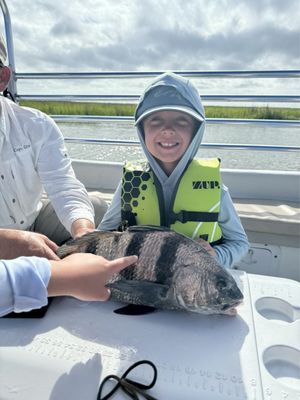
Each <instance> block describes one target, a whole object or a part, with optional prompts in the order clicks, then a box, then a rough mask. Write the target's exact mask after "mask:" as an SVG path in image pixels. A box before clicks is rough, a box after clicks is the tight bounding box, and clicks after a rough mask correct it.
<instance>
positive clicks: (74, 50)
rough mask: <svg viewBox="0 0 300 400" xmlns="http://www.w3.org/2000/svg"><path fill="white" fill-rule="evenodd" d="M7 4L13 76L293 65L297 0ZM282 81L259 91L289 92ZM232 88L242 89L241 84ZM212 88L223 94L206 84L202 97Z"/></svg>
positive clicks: (297, 52)
mask: <svg viewBox="0 0 300 400" xmlns="http://www.w3.org/2000/svg"><path fill="white" fill-rule="evenodd" d="M7 4H8V6H9V11H10V15H11V23H12V29H13V39H14V49H15V63H16V70H17V72H50V71H52V72H53V71H62V72H64V71H72V72H79V71H91V72H97V71H125V70H127V71H151V70H155V71H165V70H177V71H180V70H258V69H263V70H268V69H299V66H300V34H299V21H300V1H299V0H285V1H284V2H283V1H282V0H239V1H237V0H115V1H112V0H84V1H82V0H35V1H32V0H22V1H20V0H7ZM62 5H63V7H62ZM223 82H224V81H223ZM286 82H287V81H285V83H284V84H283V83H280V82H278V81H277V82H272V83H271V84H270V81H268V82H266V83H264V84H262V86H263V88H264V89H266V88H267V89H268V88H269V87H271V86H276V85H277V86H278V87H279V88H280V87H281V88H283V87H288V86H290V89H291V90H293V89H294V88H295V84H294V83H291V84H288V85H287V84H286ZM28 85H29V83H27V88H28V87H29V86H28ZM235 85H236V86H237V87H238V86H239V85H240V86H241V87H243V82H238V84H235ZM41 86H43V85H42V84H41ZM75 86H76V85H73V88H70V90H74V87H75ZM96 86H97V85H96ZM215 86H218V87H219V89H221V91H222V90H223V88H222V87H220V83H209V84H207V87H206V90H207V92H209V91H214V87H215ZM221 86H222V85H221ZM32 87H33V86H32ZM35 88H36V90H38V89H39V85H38V84H37V85H36V87H35ZM31 90H32V89H31Z"/></svg>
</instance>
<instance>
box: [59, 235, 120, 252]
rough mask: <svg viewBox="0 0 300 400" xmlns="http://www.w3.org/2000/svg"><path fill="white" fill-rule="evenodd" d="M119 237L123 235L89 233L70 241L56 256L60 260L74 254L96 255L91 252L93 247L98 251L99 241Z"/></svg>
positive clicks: (60, 248) (61, 247)
mask: <svg viewBox="0 0 300 400" xmlns="http://www.w3.org/2000/svg"><path fill="white" fill-rule="evenodd" d="M117 235H121V233H120V232H110V231H93V232H89V233H86V234H85V235H83V236H80V237H79V238H77V239H71V240H69V241H68V242H67V243H65V244H64V245H63V246H60V247H59V248H58V249H57V250H56V254H57V255H58V257H59V258H64V257H66V256H68V255H70V254H73V253H95V252H94V251H91V250H92V249H93V247H95V250H96V245H97V243H98V242H99V240H102V239H104V238H107V237H111V236H114V237H115V236H117ZM93 245H94V246H93ZM89 248H90V249H89ZM87 249H89V250H88V251H87Z"/></svg>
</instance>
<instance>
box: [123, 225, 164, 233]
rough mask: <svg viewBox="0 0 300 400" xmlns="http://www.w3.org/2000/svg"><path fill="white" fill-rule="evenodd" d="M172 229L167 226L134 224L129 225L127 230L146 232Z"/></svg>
mask: <svg viewBox="0 0 300 400" xmlns="http://www.w3.org/2000/svg"><path fill="white" fill-rule="evenodd" d="M170 230H171V229H169V228H167V227H166V226H158V225H132V226H129V228H128V229H127V231H130V232H145V231H152V232H153V231H160V232H165V231H170Z"/></svg>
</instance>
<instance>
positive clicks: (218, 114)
mask: <svg viewBox="0 0 300 400" xmlns="http://www.w3.org/2000/svg"><path fill="white" fill-rule="evenodd" d="M20 104H21V105H22V106H26V107H32V108H37V109H39V110H41V111H43V112H45V113H46V114H48V115H107V116H132V115H133V114H134V110H135V107H136V106H135V104H118V103H83V102H60V101H29V100H22V101H21V102H20ZM205 114H206V117H207V118H240V119H285V120H298V119H300V109H297V108H275V107H232V106H228V107H225V106H207V107H205Z"/></svg>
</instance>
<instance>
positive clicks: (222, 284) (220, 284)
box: [216, 278, 227, 290]
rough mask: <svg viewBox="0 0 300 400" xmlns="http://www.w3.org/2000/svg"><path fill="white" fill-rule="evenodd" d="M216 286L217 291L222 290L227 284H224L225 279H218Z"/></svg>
mask: <svg viewBox="0 0 300 400" xmlns="http://www.w3.org/2000/svg"><path fill="white" fill-rule="evenodd" d="M216 286H217V289H218V290H222V289H224V288H225V287H226V286H227V283H226V281H225V279H223V278H220V279H218V281H217V284H216Z"/></svg>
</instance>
